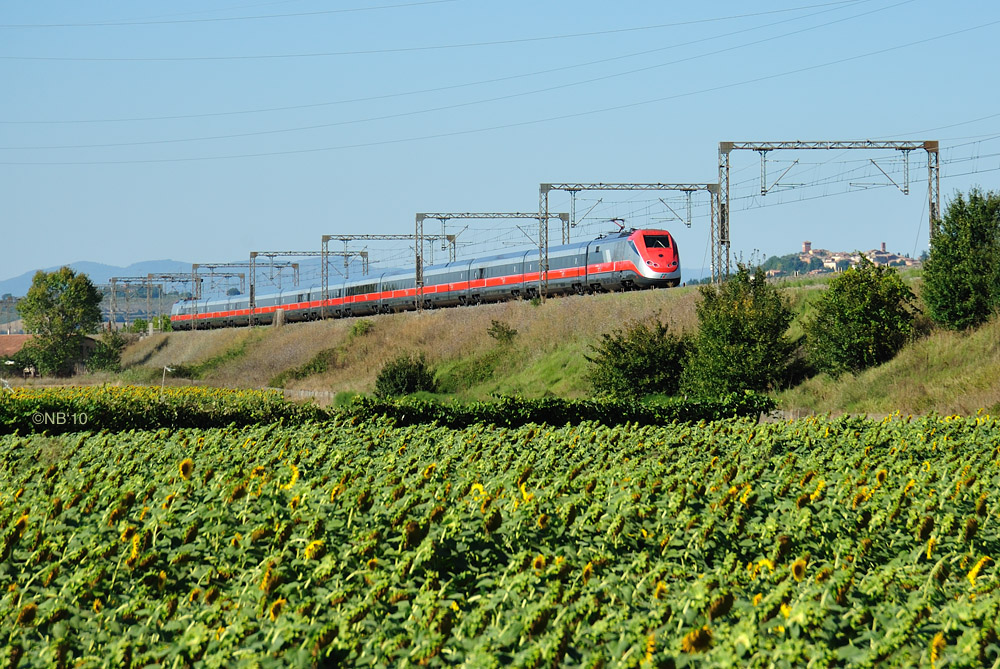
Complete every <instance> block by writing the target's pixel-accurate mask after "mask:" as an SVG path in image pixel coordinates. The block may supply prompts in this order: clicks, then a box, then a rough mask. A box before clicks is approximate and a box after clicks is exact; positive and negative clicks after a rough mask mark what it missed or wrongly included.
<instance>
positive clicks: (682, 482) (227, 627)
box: [0, 415, 1000, 667]
mask: <svg viewBox="0 0 1000 669" xmlns="http://www.w3.org/2000/svg"><path fill="white" fill-rule="evenodd" d="M998 484H1000V423H998V422H997V420H996V419H995V418H993V417H990V416H987V415H979V416H975V417H971V418H964V419H960V418H957V417H928V418H921V419H911V418H909V417H903V416H896V417H893V418H889V419H886V420H884V421H870V420H863V419H860V418H841V419H808V420H800V421H794V422H788V423H770V424H758V423H757V422H756V421H755V420H753V419H729V420H725V421H717V422H700V423H673V424H670V425H665V426H655V425H646V426H642V425H637V424H634V423H626V424H623V425H619V426H615V427H607V426H601V425H598V424H596V423H589V422H584V423H581V424H577V425H573V426H569V425H567V426H565V427H561V428H555V427H547V426H539V425H525V426H521V427H489V426H484V425H482V424H478V425H473V426H469V427H465V428H448V427H438V426H429V425H400V426H397V425H395V424H394V423H393V422H392V421H391V420H389V419H385V418H380V417H377V416H375V417H371V418H369V419H362V418H360V417H359V416H357V415H355V416H333V417H332V418H330V419H328V420H324V421H322V422H305V423H303V424H300V425H294V426H290V425H279V424H271V425H267V426H249V427H244V428H241V427H236V426H229V427H223V428H187V429H166V428H164V429H160V430H157V431H126V432H118V433H110V432H107V431H101V432H80V433H76V434H67V435H62V436H46V435H39V434H31V435H24V434H20V435H17V434H14V435H7V436H3V437H0V542H2V543H0V635H2V636H0V662H3V663H4V666H19V667H52V666H85V667H87V666H102V665H105V666H106V665H114V666H146V665H149V664H155V663H162V664H163V665H165V666H171V667H173V666H189V665H190V666H195V665H197V666H208V667H222V666H227V667H228V666H287V665H295V666H310V665H320V666H356V665H365V666H374V667H378V666H407V665H410V666H421V665H428V666H443V665H460V666H469V667H473V666H475V667H480V666H505V665H508V664H510V665H513V666H522V667H540V666H553V665H565V666H590V667H596V666H604V667H640V666H641V667H648V666H686V665H690V664H698V665H699V666H727V667H728V666H762V667H763V666H777V667H782V666H784V667H801V666H807V665H808V666H834V665H844V664H858V665H876V664H882V665H885V666H916V665H922V666H935V667H944V666H995V665H996V663H997V662H998V661H1000V645H998V644H1000V642H998V636H997V626H998V623H997V619H998V616H1000V591H998V587H1000V580H998V575H997V569H996V564H995V562H994V561H993V560H994V559H996V558H997V554H998V551H1000V531H998V526H997V514H998V496H997V489H998Z"/></svg>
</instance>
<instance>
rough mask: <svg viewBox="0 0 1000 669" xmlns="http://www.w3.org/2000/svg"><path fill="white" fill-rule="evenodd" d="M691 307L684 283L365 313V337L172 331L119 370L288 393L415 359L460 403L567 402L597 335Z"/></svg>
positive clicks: (689, 316) (305, 329)
mask: <svg viewBox="0 0 1000 669" xmlns="http://www.w3.org/2000/svg"><path fill="white" fill-rule="evenodd" d="M696 301H697V291H696V289H694V288H690V287H689V288H678V289H672V290H653V291H641V292H633V293H615V294H603V295H588V296H579V297H577V296H572V297H562V298H555V299H550V300H547V301H546V302H545V304H541V305H533V304H531V303H530V302H526V301H518V302H505V303H500V304H488V305H482V306H478V307H460V308H454V309H435V310H429V311H423V312H421V313H402V314H393V315H381V316H369V317H365V318H364V319H363V320H366V321H369V322H370V323H371V325H372V327H371V329H370V331H368V332H367V333H364V334H360V333H356V330H357V329H358V328H357V323H358V322H359V320H362V319H358V318H352V319H343V320H328V321H320V322H313V323H291V324H287V325H285V326H282V327H278V328H275V327H260V328H254V329H253V330H250V329H248V328H239V329H223V330H210V331H203V332H173V333H167V334H161V335H154V336H152V337H147V338H144V339H143V340H142V341H140V342H139V343H137V344H135V345H133V346H131V347H129V349H128V350H127V351H126V354H125V355H124V356H123V364H124V366H125V367H126V368H127V369H128V370H129V371H128V372H127V374H132V375H134V376H136V377H137V378H138V377H142V376H144V375H145V376H147V377H150V378H151V377H152V376H153V375H155V374H156V373H157V372H158V370H162V368H163V366H165V365H166V366H171V367H177V366H184V367H187V368H189V369H191V370H194V371H195V373H196V375H197V376H198V378H199V379H200V381H201V382H202V383H206V384H211V385H222V386H241V387H262V386H269V385H273V384H274V383H275V382H280V383H281V384H282V385H283V386H284V387H286V388H290V389H301V390H325V391H334V392H339V391H354V392H370V391H371V390H372V388H373V387H374V384H375V377H376V375H377V374H378V371H379V370H380V369H381V368H382V366H383V365H384V364H385V363H386V362H388V361H389V360H391V359H393V358H395V357H396V356H398V355H400V354H423V355H424V356H425V358H426V360H427V362H428V363H429V364H430V365H431V366H432V367H434V368H435V369H436V370H437V372H438V378H439V381H440V382H441V384H442V389H443V390H444V391H447V392H450V393H454V394H456V395H458V396H460V397H465V398H480V397H486V396H488V395H489V394H490V393H492V392H507V393H511V392H519V393H522V394H524V395H527V396H541V395H544V394H546V393H554V394H556V395H560V396H565V397H573V396H580V395H583V394H586V393H587V392H588V390H589V388H588V386H587V384H586V381H585V379H584V373H585V371H586V361H585V359H584V358H583V354H584V353H586V352H587V346H588V345H589V344H591V343H595V342H597V341H598V340H599V338H600V335H601V334H604V333H608V332H611V331H613V330H615V329H620V328H621V327H623V326H624V325H625V323H627V322H628V321H630V320H634V319H638V320H649V319H652V318H653V317H654V316H655V315H656V314H657V313H659V314H660V317H661V318H662V319H663V320H664V321H666V322H667V323H669V325H670V327H671V329H672V330H673V331H675V332H692V331H694V329H695V328H696V326H697V319H696V317H695V311H694V305H695V302H696ZM494 320H496V321H501V322H503V323H505V324H506V325H508V326H510V327H512V328H514V329H515V330H517V332H518V334H517V335H516V337H515V338H514V340H513V342H512V343H511V344H510V345H509V346H502V345H500V344H498V342H497V341H495V340H494V339H492V338H491V337H489V336H488V334H487V330H488V329H489V328H490V325H491V323H492V322H493V321H494ZM157 378H159V377H157Z"/></svg>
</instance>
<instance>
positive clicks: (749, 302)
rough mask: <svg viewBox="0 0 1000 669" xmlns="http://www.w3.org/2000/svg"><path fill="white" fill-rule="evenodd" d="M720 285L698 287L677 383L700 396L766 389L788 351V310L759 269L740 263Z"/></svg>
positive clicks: (779, 374) (779, 371)
mask: <svg viewBox="0 0 1000 669" xmlns="http://www.w3.org/2000/svg"><path fill="white" fill-rule="evenodd" d="M738 267H739V269H738V271H737V273H736V274H735V275H733V276H731V277H730V278H729V280H727V281H726V282H725V283H724V284H722V286H720V287H718V288H717V287H715V286H702V287H701V288H699V289H698V290H699V292H700V293H701V301H700V302H699V303H698V306H697V313H698V334H697V335H696V336H695V339H694V351H693V352H692V355H691V357H690V358H689V360H688V363H687V366H686V367H685V368H684V375H683V378H682V387H683V388H684V389H685V390H687V391H688V392H691V393H694V394H701V395H720V394H724V393H730V392H738V391H741V390H761V391H762V390H767V389H769V388H772V387H774V386H775V385H777V383H778V382H779V381H780V380H781V379H782V378H783V377H784V375H785V372H786V371H787V369H788V365H789V359H790V356H791V353H792V349H793V346H792V343H791V342H790V341H789V340H788V338H787V337H786V336H785V332H786V330H788V326H789V324H790V323H791V322H792V312H791V309H790V308H789V306H788V300H787V299H786V298H785V296H784V294H783V293H782V291H781V290H780V289H779V288H777V287H776V286H774V285H773V284H769V283H767V280H766V276H765V275H764V270H763V268H761V267H757V268H755V269H754V270H753V272H751V270H750V269H749V268H748V267H747V266H746V265H743V264H740V265H739V266H738Z"/></svg>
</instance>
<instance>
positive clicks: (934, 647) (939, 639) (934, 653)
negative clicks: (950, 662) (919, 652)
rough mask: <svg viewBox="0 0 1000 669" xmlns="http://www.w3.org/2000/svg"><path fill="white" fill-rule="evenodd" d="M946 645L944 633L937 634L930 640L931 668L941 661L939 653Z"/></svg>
mask: <svg viewBox="0 0 1000 669" xmlns="http://www.w3.org/2000/svg"><path fill="white" fill-rule="evenodd" d="M946 645H948V642H947V641H945V640H944V632H938V633H937V634H935V635H934V638H933V639H932V640H931V666H934V663H935V662H937V661H938V660H940V659H941V651H942V650H944V647H945V646H946Z"/></svg>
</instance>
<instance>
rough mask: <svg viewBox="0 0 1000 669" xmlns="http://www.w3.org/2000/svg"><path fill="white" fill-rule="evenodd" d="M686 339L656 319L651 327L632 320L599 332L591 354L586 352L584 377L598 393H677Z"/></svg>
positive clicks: (685, 354) (618, 394) (622, 394)
mask: <svg viewBox="0 0 1000 669" xmlns="http://www.w3.org/2000/svg"><path fill="white" fill-rule="evenodd" d="M688 349H689V342H688V340H687V339H686V338H683V337H677V336H675V335H673V334H670V333H669V332H668V331H667V325H666V324H665V323H663V322H661V321H660V320H659V319H657V320H655V321H654V322H653V324H652V327H650V326H649V325H647V324H646V323H643V322H641V321H632V322H631V323H629V324H628V325H627V327H626V328H625V329H623V330H615V331H614V332H612V333H610V334H603V335H601V341H600V343H599V344H597V345H596V346H594V345H592V346H590V350H591V351H593V352H594V355H592V356H591V355H587V356H585V357H586V358H587V361H588V362H589V363H590V370H589V371H588V373H587V379H588V380H589V381H590V383H591V385H592V386H593V387H594V391H595V392H596V393H598V394H603V395H610V396H612V397H619V398H627V397H633V398H634V397H641V396H643V395H648V394H650V393H662V394H665V395H674V394H676V393H677V389H678V387H679V381H680V376H681V371H682V369H683V367H684V361H685V359H686V358H687V354H688Z"/></svg>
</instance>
